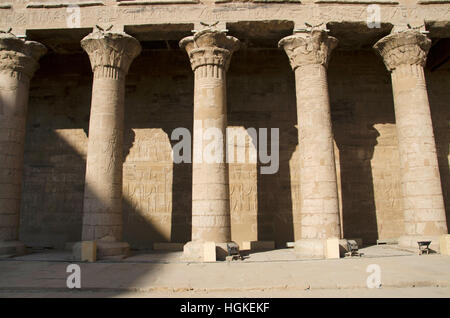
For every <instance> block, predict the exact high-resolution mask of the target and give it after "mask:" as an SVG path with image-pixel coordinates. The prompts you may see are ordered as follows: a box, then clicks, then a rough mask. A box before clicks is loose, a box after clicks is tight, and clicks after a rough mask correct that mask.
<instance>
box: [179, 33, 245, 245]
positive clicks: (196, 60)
mask: <svg viewBox="0 0 450 318" xmlns="http://www.w3.org/2000/svg"><path fill="white" fill-rule="evenodd" d="M180 47H182V48H184V49H185V50H186V52H187V53H188V56H189V59H190V62H191V66H192V70H193V71H194V75H195V91H194V136H193V165H192V170H193V174H192V241H194V242H206V241H210V242H214V243H226V242H229V241H231V228H230V197H229V184H228V183H229V181H228V163H227V161H226V148H225V147H226V127H227V107H226V72H227V70H228V66H229V63H230V59H231V55H232V54H233V52H234V51H236V50H237V49H238V47H239V41H238V40H237V39H236V38H234V37H231V36H227V35H226V34H225V33H224V32H222V31H218V30H214V29H206V30H203V31H200V32H197V33H196V34H195V35H194V36H190V37H187V38H184V39H182V40H181V41H180Z"/></svg>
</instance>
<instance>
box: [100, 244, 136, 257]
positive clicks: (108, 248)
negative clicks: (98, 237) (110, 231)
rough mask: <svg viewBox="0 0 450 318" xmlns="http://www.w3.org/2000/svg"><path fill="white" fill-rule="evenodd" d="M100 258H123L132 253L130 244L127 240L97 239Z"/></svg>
mask: <svg viewBox="0 0 450 318" xmlns="http://www.w3.org/2000/svg"><path fill="white" fill-rule="evenodd" d="M96 243H97V258H98V259H100V260H101V259H123V258H126V257H128V256H129V255H130V244H128V243H126V242H104V241H97V242H96Z"/></svg>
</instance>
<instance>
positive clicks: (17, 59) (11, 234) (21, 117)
mask: <svg viewBox="0 0 450 318" xmlns="http://www.w3.org/2000/svg"><path fill="white" fill-rule="evenodd" d="M45 52H46V49H45V47H44V46H43V45H42V44H40V43H37V42H32V41H24V40H21V39H19V38H17V37H15V36H14V35H12V34H9V33H0V162H1V164H0V254H21V253H23V252H24V251H25V249H24V246H23V244H22V243H20V242H19V241H18V239H19V212H20V199H21V193H22V189H21V185H22V174H23V155H24V144H25V130H26V115H27V108H28V92H29V85H30V79H31V77H32V76H33V74H34V72H35V70H36V69H37V68H38V63H37V61H38V60H39V58H40V57H41V56H42V55H43V54H45Z"/></svg>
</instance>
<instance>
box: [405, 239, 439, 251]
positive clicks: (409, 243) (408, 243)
mask: <svg viewBox="0 0 450 318" xmlns="http://www.w3.org/2000/svg"><path fill="white" fill-rule="evenodd" d="M440 237H441V236H440V235H432V236H429V235H404V236H400V237H399V238H398V245H399V246H401V247H406V248H411V249H415V250H417V251H418V250H419V245H418V244H417V242H418V241H431V244H430V249H431V250H432V251H433V252H436V253H438V252H439V250H440V249H439V245H440V244H439V240H440Z"/></svg>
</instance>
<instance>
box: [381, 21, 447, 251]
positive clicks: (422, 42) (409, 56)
mask: <svg viewBox="0 0 450 318" xmlns="http://www.w3.org/2000/svg"><path fill="white" fill-rule="evenodd" d="M430 46H431V40H429V39H428V38H427V37H426V36H425V35H424V34H422V33H420V32H419V31H415V30H406V31H403V32H396V33H391V34H390V35H388V36H386V37H384V38H382V39H381V40H380V41H378V42H377V43H376V44H375V45H374V48H375V50H376V51H377V52H378V53H379V54H380V55H381V56H382V58H383V60H384V63H385V65H386V68H387V69H388V71H390V72H391V79H392V92H393V96H394V108H395V121H396V127H397V135H398V146H399V153H400V165H401V183H402V193H403V210H404V218H405V235H404V236H403V237H401V238H400V240H399V243H400V244H401V245H404V246H411V247H415V248H417V241H418V240H432V241H433V243H432V248H433V246H434V249H437V248H438V244H439V238H438V237H439V236H440V235H442V234H447V223H446V217H445V209H444V200H443V196H442V188H441V179H440V176H439V167H438V161H437V155H436V144H435V140H434V134H433V126H432V123H431V115H430V106H429V103H428V95H427V88H426V84H425V77H424V70H423V67H424V65H425V62H426V56H427V53H428V50H429V49H430Z"/></svg>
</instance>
